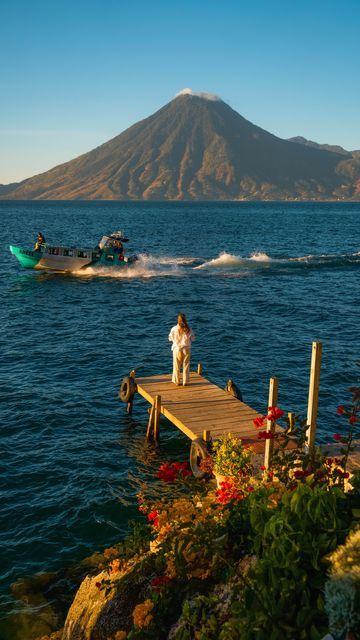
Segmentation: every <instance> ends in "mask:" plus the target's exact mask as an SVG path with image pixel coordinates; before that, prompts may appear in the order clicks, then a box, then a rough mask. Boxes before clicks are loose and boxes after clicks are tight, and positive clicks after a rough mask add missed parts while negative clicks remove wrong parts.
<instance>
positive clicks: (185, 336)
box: [169, 324, 195, 351]
mask: <svg viewBox="0 0 360 640" xmlns="http://www.w3.org/2000/svg"><path fill="white" fill-rule="evenodd" d="M169 340H170V342H172V347H171V350H172V351H174V349H190V347H191V343H192V342H193V341H194V340H195V336H194V334H193V332H192V331H191V330H190V333H185V332H184V333H181V332H180V327H179V325H178V324H176V325H175V327H173V328H172V329H171V331H170V333H169Z"/></svg>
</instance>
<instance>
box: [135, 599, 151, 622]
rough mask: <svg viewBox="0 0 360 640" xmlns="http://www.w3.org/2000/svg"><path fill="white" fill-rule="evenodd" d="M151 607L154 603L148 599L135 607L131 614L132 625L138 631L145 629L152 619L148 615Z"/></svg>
mask: <svg viewBox="0 0 360 640" xmlns="http://www.w3.org/2000/svg"><path fill="white" fill-rule="evenodd" d="M153 607H154V603H153V602H152V601H151V600H149V599H148V600H145V602H141V603H140V604H137V605H136V607H135V609H134V611H133V614H132V616H133V621H134V625H135V626H136V627H138V628H139V629H146V628H147V627H148V626H149V624H150V623H151V621H152V619H153V617H152V615H151V613H150V611H152V609H153Z"/></svg>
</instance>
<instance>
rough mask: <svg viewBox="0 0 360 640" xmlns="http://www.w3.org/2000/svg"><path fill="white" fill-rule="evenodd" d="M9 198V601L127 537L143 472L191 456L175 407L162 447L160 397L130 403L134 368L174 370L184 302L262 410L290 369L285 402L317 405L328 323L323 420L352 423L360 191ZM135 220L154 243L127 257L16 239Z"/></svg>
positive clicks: (5, 324) (213, 366)
mask: <svg viewBox="0 0 360 640" xmlns="http://www.w3.org/2000/svg"><path fill="white" fill-rule="evenodd" d="M0 215H1V222H2V229H3V233H2V241H1V256H0V259H1V265H0V293H1V306H0V339H1V355H0V376H1V378H0V382H1V389H0V394H1V395H0V400H1V459H0V464H1V478H0V482H1V486H0V488H1V529H0V572H1V594H2V595H1V597H2V603H3V604H2V607H3V615H4V616H6V615H8V614H9V612H10V611H11V609H12V608H13V607H14V606H15V604H14V602H13V600H12V599H11V596H10V595H9V594H10V591H9V588H10V584H11V583H13V582H14V581H16V580H17V579H18V578H20V577H22V576H24V575H29V574H34V573H36V572H41V571H45V570H49V569H55V568H59V567H62V566H65V565H68V564H71V563H73V562H76V561H77V560H78V559H80V558H83V557H84V556H86V555H88V554H89V553H90V552H92V551H93V550H95V549H102V548H104V547H106V546H109V545H110V544H111V543H113V542H114V541H115V540H118V539H119V538H120V537H121V536H122V535H123V534H124V532H125V531H126V523H127V521H128V519H129V518H131V517H134V515H135V514H136V499H135V494H136V490H137V486H138V483H139V482H140V481H141V480H144V479H150V480H151V478H152V477H153V474H154V472H155V470H156V469H157V468H158V466H159V465H160V464H161V463H162V462H163V461H165V460H169V459H175V458H176V459H186V458H187V456H188V451H189V443H188V441H187V440H186V438H185V437H184V436H182V435H181V434H179V433H178V432H177V430H176V429H175V428H174V427H172V426H171V425H170V424H169V423H166V422H164V423H163V426H162V441H161V446H160V448H158V449H156V448H154V447H153V446H152V445H149V444H147V443H146V442H145V439H144V436H145V430H146V424H147V418H148V415H147V412H146V409H147V406H146V404H145V403H144V402H143V401H141V400H140V398H136V402H135V407H134V413H133V416H132V417H128V416H126V415H125V412H124V406H123V405H121V404H120V403H119V401H118V397H117V393H118V388H119V384H120V381H121V379H122V377H123V376H124V375H126V374H127V373H128V371H129V370H130V369H132V368H136V370H137V371H138V373H139V374H140V375H149V374H152V373H162V372H166V371H169V370H170V366H171V353H170V346H169V343H168V341H167V335H168V331H169V329H170V327H171V326H172V325H173V324H175V322H176V315H177V313H178V312H179V311H184V312H185V313H186V314H187V315H188V318H189V321H190V323H191V325H192V327H193V329H194V331H195V333H196V336H197V340H196V342H195V343H194V347H193V354H192V362H193V367H195V364H196V363H197V362H198V361H201V362H203V366H204V374H205V375H206V376H208V377H209V378H210V379H211V380H213V381H214V382H215V383H217V384H219V385H221V386H223V385H224V384H225V382H226V380H227V379H228V378H229V377H231V378H233V379H234V380H235V381H236V383H237V384H238V385H239V386H240V387H241V389H242V392H243V395H244V399H245V401H246V402H247V403H248V404H250V405H252V406H254V407H255V408H257V409H259V410H260V411H262V410H264V409H265V407H266V404H267V393H268V381H269V377H270V376H271V375H275V376H277V377H278V378H279V405H280V406H281V407H283V408H284V409H285V410H294V411H296V412H298V413H300V414H302V415H304V414H305V413H306V404H307V387H308V379H309V364H310V352H311V341H312V340H315V339H316V340H322V341H323V350H324V351H323V366H322V373H321V393H320V410H319V421H318V425H319V427H318V431H319V438H320V439H323V440H324V439H326V438H327V437H328V438H331V434H332V433H333V432H334V430H339V425H340V422H339V420H340V418H339V417H337V416H336V414H335V408H336V405H337V404H338V403H339V402H346V401H347V397H348V396H347V391H346V390H347V387H348V386H349V385H351V383H353V382H354V381H355V379H356V367H355V360H356V359H357V358H358V357H359V352H358V346H359V334H360V331H359V308H360V304H359V302H360V301H359V286H358V278H359V266H360V253H359V252H360V245H359V234H358V229H359V221H360V205H358V204H343V203H341V204H300V203H299V204H289V205H287V204H273V203H268V204H257V203H253V204H215V203H213V204H211V203H210V204H188V203H179V204H155V203H142V204H136V203H131V204H129V203H0ZM117 229H124V230H125V231H126V233H127V234H128V235H129V236H130V238H131V242H130V243H129V245H128V246H127V251H128V253H129V254H131V253H137V254H138V255H139V258H140V259H139V261H138V262H137V263H136V264H135V265H134V266H132V267H125V268H123V269H121V270H120V269H119V270H118V271H116V270H111V269H105V268H100V269H95V268H91V269H87V270H85V271H81V272H79V273H77V274H73V275H61V274H51V273H39V272H31V271H25V270H23V269H22V268H21V267H20V265H19V264H18V263H17V261H16V260H15V258H13V257H12V256H11V255H10V253H9V251H8V245H9V244H15V245H17V244H18V245H20V246H31V245H32V243H33V240H34V239H35V237H36V234H37V232H38V231H40V230H41V231H42V232H43V233H44V234H45V236H46V239H47V240H48V241H49V242H52V243H54V244H55V243H59V244H69V245H76V244H81V245H85V246H93V245H95V244H96V242H97V241H98V239H99V238H100V236H101V235H102V234H103V233H104V232H111V231H114V230H117ZM4 628H5V627H4ZM7 633H8V632H6V631H3V636H2V637H4V638H6V640H8V639H9V638H10V636H9V635H6V634H7ZM4 634H5V635H4ZM0 635H1V627H0ZM19 637H20V636H19ZM22 637H24V638H25V637H26V636H22ZM29 637H30V636H29Z"/></svg>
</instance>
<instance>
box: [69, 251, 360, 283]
mask: <svg viewBox="0 0 360 640" xmlns="http://www.w3.org/2000/svg"><path fill="white" fill-rule="evenodd" d="M355 265H360V252H357V253H349V254H322V255H304V256H280V257H279V256H277V257H271V256H269V255H268V254H267V253H265V252H261V251H258V252H254V253H252V254H251V255H250V256H248V257H242V256H240V255H235V254H231V253H227V252H226V251H223V252H222V253H220V254H219V255H218V256H217V257H216V258H211V259H210V260H204V259H202V258H198V257H190V256H156V255H148V254H140V255H139V259H138V261H137V262H136V263H133V264H131V265H128V266H124V267H121V268H114V267H104V266H101V267H100V266H99V267H88V268H86V269H81V270H80V271H77V272H76V273H75V275H76V276H82V277H104V278H121V279H134V278H135V279H141V278H159V277H184V276H186V275H189V273H192V274H194V272H196V273H197V274H198V275H214V276H216V275H218V276H220V275H222V276H227V277H231V276H232V277H245V276H251V275H255V274H256V273H259V272H263V271H265V270H266V271H268V270H274V271H277V272H281V271H288V270H289V269H291V270H293V269H298V270H305V269H321V268H325V269H329V268H346V267H353V266H355Z"/></svg>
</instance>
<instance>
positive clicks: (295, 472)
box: [294, 469, 305, 478]
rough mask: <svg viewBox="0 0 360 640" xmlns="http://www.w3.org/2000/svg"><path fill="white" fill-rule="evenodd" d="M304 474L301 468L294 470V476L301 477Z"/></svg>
mask: <svg viewBox="0 0 360 640" xmlns="http://www.w3.org/2000/svg"><path fill="white" fill-rule="evenodd" d="M304 475H305V474H304V472H303V471H302V470H301V469H297V471H294V478H303V477H304Z"/></svg>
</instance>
